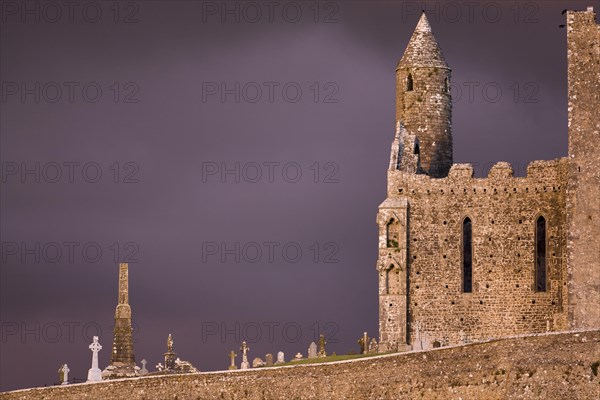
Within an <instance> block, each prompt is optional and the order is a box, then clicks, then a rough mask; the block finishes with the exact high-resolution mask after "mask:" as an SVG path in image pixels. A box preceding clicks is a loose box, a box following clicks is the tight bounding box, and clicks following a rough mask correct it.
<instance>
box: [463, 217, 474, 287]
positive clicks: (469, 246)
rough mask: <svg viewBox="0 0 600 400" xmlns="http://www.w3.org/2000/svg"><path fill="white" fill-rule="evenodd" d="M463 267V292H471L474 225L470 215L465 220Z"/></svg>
mask: <svg viewBox="0 0 600 400" xmlns="http://www.w3.org/2000/svg"><path fill="white" fill-rule="evenodd" d="M462 269H463V271H462V272H463V277H462V283H463V292H464V293H471V292H472V291H473V227H472V224H471V219H470V218H468V217H467V218H465V219H464V221H463V232H462Z"/></svg>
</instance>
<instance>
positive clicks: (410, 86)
mask: <svg viewBox="0 0 600 400" xmlns="http://www.w3.org/2000/svg"><path fill="white" fill-rule="evenodd" d="M412 90H413V77H412V74H408V78H406V91H407V92H412Z"/></svg>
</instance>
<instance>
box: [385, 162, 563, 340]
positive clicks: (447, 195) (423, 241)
mask: <svg viewBox="0 0 600 400" xmlns="http://www.w3.org/2000/svg"><path fill="white" fill-rule="evenodd" d="M566 173H567V161H566V159H560V160H554V161H536V162H533V163H531V164H530V165H529V168H528V174H527V177H525V178H515V177H512V168H510V166H509V165H508V164H506V163H499V164H497V165H496V166H494V167H493V168H492V170H491V171H490V174H489V176H488V177H487V178H485V179H475V178H473V177H472V176H473V171H472V168H471V167H470V166H464V165H455V166H453V168H452V170H451V171H450V174H449V176H448V178H443V179H432V178H429V177H428V176H426V175H415V174H407V173H403V172H400V171H388V200H389V199H406V200H407V202H408V237H407V250H408V251H407V258H408V281H409V290H408V300H407V301H408V313H409V316H408V320H409V321H410V322H409V335H410V337H409V343H412V344H413V345H414V344H415V342H417V341H419V342H420V340H419V338H417V335H416V333H417V325H418V324H417V323H419V324H420V329H419V331H420V332H421V334H422V335H421V338H420V339H421V340H423V341H424V342H425V343H424V344H425V345H427V342H428V343H429V345H431V343H432V342H433V341H436V340H437V341H439V342H441V343H442V344H447V343H459V342H461V341H462V340H463V339H466V340H480V339H486V338H489V337H501V336H507V335H513V334H519V333H529V332H544V331H546V330H547V329H549V330H561V329H565V328H566V312H565V310H566V300H567V298H566V233H567V231H566V225H565V224H566V215H565V206H566ZM539 215H543V216H544V217H545V218H546V221H547V268H548V272H547V282H548V288H547V291H546V292H535V291H534V287H533V283H534V271H535V266H534V260H535V242H534V240H535V231H534V226H535V225H534V224H535V220H536V218H537V217H538V216H539ZM467 216H468V217H469V218H470V219H471V220H472V223H473V291H472V293H462V258H461V257H462V252H461V243H462V222H463V219H464V218H465V217H467ZM380 312H381V311H380ZM461 331H462V333H461Z"/></svg>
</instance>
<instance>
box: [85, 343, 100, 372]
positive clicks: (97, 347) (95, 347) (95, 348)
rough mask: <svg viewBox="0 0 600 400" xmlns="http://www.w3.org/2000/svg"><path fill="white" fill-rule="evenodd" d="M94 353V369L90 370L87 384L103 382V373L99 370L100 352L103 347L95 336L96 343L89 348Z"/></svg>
mask: <svg viewBox="0 0 600 400" xmlns="http://www.w3.org/2000/svg"><path fill="white" fill-rule="evenodd" d="M89 348H90V350H91V351H92V368H90V369H89V370H88V377H87V382H100V381H102V371H100V368H98V352H99V351H100V350H102V345H101V344H100V343H98V336H94V341H93V342H92V344H90V346H89Z"/></svg>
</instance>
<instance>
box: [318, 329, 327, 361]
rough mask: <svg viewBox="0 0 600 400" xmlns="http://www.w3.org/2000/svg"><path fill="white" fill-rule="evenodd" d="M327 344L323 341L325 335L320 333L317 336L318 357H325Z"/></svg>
mask: <svg viewBox="0 0 600 400" xmlns="http://www.w3.org/2000/svg"><path fill="white" fill-rule="evenodd" d="M326 344H327V342H326V341H325V335H323V334H322V333H321V334H320V335H319V357H326V356H327V352H326V351H325V345H326Z"/></svg>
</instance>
